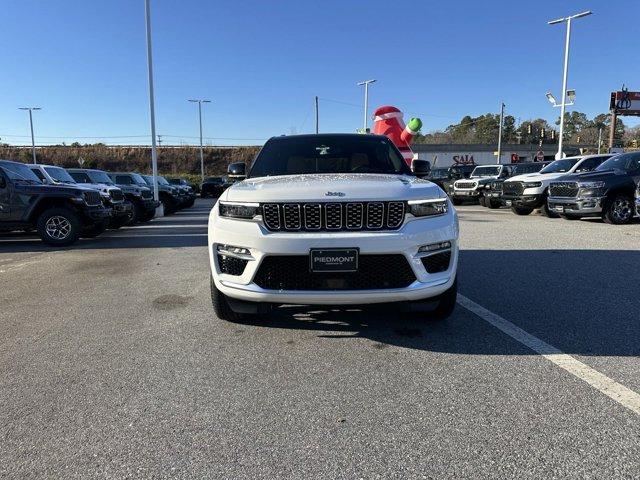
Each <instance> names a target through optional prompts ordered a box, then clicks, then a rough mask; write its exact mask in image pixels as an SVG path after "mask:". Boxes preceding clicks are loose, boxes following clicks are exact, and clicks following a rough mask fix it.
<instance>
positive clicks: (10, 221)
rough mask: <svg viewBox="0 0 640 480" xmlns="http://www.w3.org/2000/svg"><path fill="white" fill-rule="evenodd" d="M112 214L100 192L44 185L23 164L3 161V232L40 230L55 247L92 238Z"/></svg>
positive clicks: (0, 223) (0, 218)
mask: <svg viewBox="0 0 640 480" xmlns="http://www.w3.org/2000/svg"><path fill="white" fill-rule="evenodd" d="M110 213H111V211H110V210H109V209H107V208H105V207H104V205H103V204H102V199H101V198H100V193H99V192H97V191H95V190H92V189H87V188H79V187H78V186H77V185H44V184H43V183H42V181H41V180H40V179H39V178H38V177H37V176H36V175H35V174H34V173H33V171H32V170H31V169H30V168H29V167H27V166H26V165H25V164H23V163H17V162H10V161H8V160H0V230H1V231H5V232H7V231H16V230H25V231H29V230H32V229H35V230H37V232H38V235H39V236H40V238H41V239H42V241H43V242H45V243H48V244H49V245H55V246H59V247H62V246H67V245H71V244H72V243H74V242H75V241H76V240H78V238H80V237H81V236H82V235H83V234H86V236H92V235H91V232H92V231H93V230H95V229H96V226H97V225H102V224H103V223H104V222H105V221H106V220H107V219H108V218H109V216H110Z"/></svg>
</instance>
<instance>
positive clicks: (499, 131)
mask: <svg viewBox="0 0 640 480" xmlns="http://www.w3.org/2000/svg"><path fill="white" fill-rule="evenodd" d="M503 124H504V102H501V103H500V127H499V128H498V160H497V162H496V163H497V164H498V165H500V162H501V161H502V125H503Z"/></svg>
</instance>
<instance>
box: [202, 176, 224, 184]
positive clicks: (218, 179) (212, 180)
mask: <svg viewBox="0 0 640 480" xmlns="http://www.w3.org/2000/svg"><path fill="white" fill-rule="evenodd" d="M223 180H224V179H223V178H221V177H209V178H207V179H206V180H205V181H204V183H222V182H223Z"/></svg>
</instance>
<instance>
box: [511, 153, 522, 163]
mask: <svg viewBox="0 0 640 480" xmlns="http://www.w3.org/2000/svg"><path fill="white" fill-rule="evenodd" d="M519 161H520V155H518V154H517V153H512V154H511V163H518V162H519Z"/></svg>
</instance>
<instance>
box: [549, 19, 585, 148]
mask: <svg viewBox="0 0 640 480" xmlns="http://www.w3.org/2000/svg"><path fill="white" fill-rule="evenodd" d="M591 13H592V12H591V10H587V11H585V12H580V13H576V14H575V15H571V16H569V17H563V18H557V19H555V20H551V21H549V22H547V23H548V24H549V25H556V24H558V23H566V24H567V34H566V38H565V43H564V70H563V73H562V100H561V103H560V137H559V138H558V153H556V159H560V158H562V140H563V136H564V135H563V134H564V112H565V107H567V105H568V104H567V94H568V93H569V92H567V74H568V71H569V40H570V38H571V20H574V19H576V18H582V17H586V16H587V15H591ZM572 92H573V98H575V91H573V90H572ZM551 97H553V95H552V96H551ZM547 98H549V100H551V98H550V97H549V94H547ZM570 98H571V95H570ZM572 101H573V100H572ZM555 106H556V104H555V102H554V107H555Z"/></svg>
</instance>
